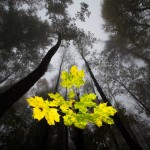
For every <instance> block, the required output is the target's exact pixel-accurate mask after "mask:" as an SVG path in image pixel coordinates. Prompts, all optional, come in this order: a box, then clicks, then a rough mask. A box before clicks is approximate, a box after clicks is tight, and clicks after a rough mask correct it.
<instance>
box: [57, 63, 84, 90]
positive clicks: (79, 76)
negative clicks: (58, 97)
mask: <svg viewBox="0 0 150 150" xmlns="http://www.w3.org/2000/svg"><path fill="white" fill-rule="evenodd" d="M84 76H85V75H84V71H83V70H78V68H77V67H76V66H72V67H71V69H70V73H68V72H66V71H62V74H61V79H62V82H61V83H60V85H61V86H62V87H67V88H68V89H70V88H72V87H76V88H80V87H81V86H82V85H83V84H84V79H83V78H84Z"/></svg>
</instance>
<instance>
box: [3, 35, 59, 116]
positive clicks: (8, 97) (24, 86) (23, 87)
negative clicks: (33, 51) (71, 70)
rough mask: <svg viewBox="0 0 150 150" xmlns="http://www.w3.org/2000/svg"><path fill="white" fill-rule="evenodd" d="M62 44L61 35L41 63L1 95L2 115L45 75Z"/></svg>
mask: <svg viewBox="0 0 150 150" xmlns="http://www.w3.org/2000/svg"><path fill="white" fill-rule="evenodd" d="M60 44H61V36H60V35H59V36H58V42H57V44H56V45H55V46H53V47H52V48H51V49H50V50H49V51H48V53H47V54H46V56H45V57H44V58H43V60H42V62H41V63H40V65H39V66H38V67H37V68H36V69H35V70H34V71H33V72H31V73H30V74H29V75H28V76H26V77H25V78H24V79H22V80H20V81H19V82H18V83H16V84H15V85H14V86H12V87H11V88H9V89H8V90H7V91H6V92H4V93H2V94H1V95H0V117H1V116H2V115H3V114H4V113H5V112H6V111H7V110H8V109H9V108H10V107H11V106H12V105H13V104H14V103H15V102H16V101H17V100H18V99H19V98H20V97H22V96H23V95H24V94H25V93H26V92H27V91H28V90H29V89H30V88H31V87H32V86H33V85H34V84H35V83H36V82H37V81H38V80H39V79H40V78H41V77H42V76H43V75H44V73H45V72H46V70H47V68H48V64H49V62H50V60H51V58H52V57H53V55H54V54H55V53H56V51H57V49H58V48H59V46H60Z"/></svg>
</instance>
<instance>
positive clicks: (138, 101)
mask: <svg viewBox="0 0 150 150" xmlns="http://www.w3.org/2000/svg"><path fill="white" fill-rule="evenodd" d="M115 80H116V81H117V82H118V83H119V84H120V85H121V86H123V87H124V88H125V89H126V90H127V92H128V93H129V94H130V95H131V96H132V97H133V98H134V99H135V100H136V102H137V103H138V104H139V106H140V107H142V108H144V109H145V111H147V112H148V113H149V114H150V110H149V109H148V108H147V107H146V106H145V105H144V104H143V103H142V102H141V101H140V100H139V99H138V98H137V97H136V96H135V95H134V94H133V93H132V92H131V91H130V90H129V89H128V88H127V87H126V86H125V84H124V83H123V82H122V81H121V80H120V79H118V78H116V79H115Z"/></svg>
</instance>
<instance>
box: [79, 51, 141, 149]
mask: <svg viewBox="0 0 150 150" xmlns="http://www.w3.org/2000/svg"><path fill="white" fill-rule="evenodd" d="M80 54H81V53H80ZM81 56H82V58H83V60H84V62H85V64H86V67H87V69H88V71H89V73H90V76H91V78H92V79H93V82H94V84H95V86H96V88H97V90H98V92H99V94H100V95H101V97H102V99H103V101H104V102H106V103H108V105H109V106H112V105H111V103H110V101H109V100H108V99H107V98H106V96H105V94H104V92H103V90H102V88H101V87H100V85H99V84H98V82H97V80H96V78H95V76H94V74H93V72H92V70H91V68H90V66H89V64H88V62H87V61H86V59H85V58H84V56H83V55H82V54H81ZM113 119H114V121H115V124H116V126H117V127H118V129H119V130H120V132H121V134H122V136H123V138H124V139H125V141H126V143H127V144H128V146H129V147H130V149H131V150H133V149H136V150H142V148H141V146H140V144H139V143H137V142H136V141H135V140H134V139H133V137H132V136H131V135H130V133H129V132H128V130H127V129H126V128H125V126H124V124H123V123H122V121H121V120H120V117H119V116H118V114H117V113H116V114H115V115H114V117H113Z"/></svg>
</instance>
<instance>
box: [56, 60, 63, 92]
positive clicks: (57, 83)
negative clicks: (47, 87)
mask: <svg viewBox="0 0 150 150" xmlns="http://www.w3.org/2000/svg"><path fill="white" fill-rule="evenodd" d="M63 60H64V57H62V60H61V63H60V67H59V73H58V77H57V82H56V86H55V89H54V93H56V92H57V91H58V87H59V80H60V75H61V70H62V65H63Z"/></svg>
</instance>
